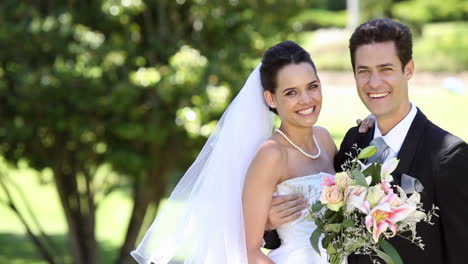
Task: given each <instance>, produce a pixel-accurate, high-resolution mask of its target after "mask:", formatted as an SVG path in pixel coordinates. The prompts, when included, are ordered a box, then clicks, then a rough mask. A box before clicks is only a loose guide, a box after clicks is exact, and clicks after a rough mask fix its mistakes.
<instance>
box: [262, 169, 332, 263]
mask: <svg viewBox="0 0 468 264" xmlns="http://www.w3.org/2000/svg"><path fill="white" fill-rule="evenodd" d="M324 175H329V174H327V173H324V172H320V173H317V174H313V175H308V176H303V177H298V178H293V179H289V180H286V181H283V182H281V183H280V184H278V185H277V194H279V195H283V194H292V193H302V194H304V197H305V198H306V199H308V200H309V204H313V203H315V202H316V201H317V200H318V199H319V198H320V191H321V189H322V186H321V183H322V176H324ZM315 228H316V226H315V223H314V221H313V220H312V218H311V217H310V213H309V208H306V209H304V211H303V212H302V215H301V216H300V217H299V218H298V219H296V220H294V221H292V222H290V223H287V224H284V225H282V226H281V227H279V228H277V229H276V231H277V232H278V235H279V237H280V239H281V246H280V247H279V248H277V249H274V250H272V251H270V252H269V254H268V257H269V258H270V259H271V260H273V262H275V263H276V264H322V263H328V261H327V254H326V251H325V250H324V249H322V248H321V247H320V249H321V255H319V254H318V253H317V252H316V251H315V250H314V249H313V248H312V246H311V244H310V235H311V234H312V232H313V231H314V230H315Z"/></svg>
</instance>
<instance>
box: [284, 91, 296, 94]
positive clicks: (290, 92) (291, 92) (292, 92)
mask: <svg viewBox="0 0 468 264" xmlns="http://www.w3.org/2000/svg"><path fill="white" fill-rule="evenodd" d="M294 94H296V91H289V92H287V93H286V95H294Z"/></svg>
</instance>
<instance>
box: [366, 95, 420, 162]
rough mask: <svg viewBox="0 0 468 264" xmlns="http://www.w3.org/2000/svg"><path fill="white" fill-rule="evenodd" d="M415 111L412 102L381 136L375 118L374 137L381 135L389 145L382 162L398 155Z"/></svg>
mask: <svg viewBox="0 0 468 264" xmlns="http://www.w3.org/2000/svg"><path fill="white" fill-rule="evenodd" d="M416 113H417V109H416V106H415V105H414V104H413V103H411V109H410V111H409V113H408V114H407V115H406V116H405V118H403V120H401V121H400V122H399V123H398V124H397V125H396V126H394V127H393V128H392V129H391V130H390V131H389V132H388V133H387V134H386V135H385V136H382V132H380V129H379V126H378V124H377V120H375V130H374V138H376V137H382V138H383V140H384V141H385V143H386V144H387V145H388V146H389V152H388V154H387V156H386V158H385V160H384V162H385V161H387V160H389V159H391V158H393V157H396V156H397V155H398V152H399V151H400V149H401V146H402V145H403V141H405V138H406V134H408V131H409V128H410V126H411V124H412V123H413V120H414V117H415V116H416Z"/></svg>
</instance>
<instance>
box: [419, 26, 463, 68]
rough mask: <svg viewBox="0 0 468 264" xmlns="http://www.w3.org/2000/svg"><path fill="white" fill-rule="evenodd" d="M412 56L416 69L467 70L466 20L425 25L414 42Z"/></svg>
mask: <svg viewBox="0 0 468 264" xmlns="http://www.w3.org/2000/svg"><path fill="white" fill-rule="evenodd" d="M414 57H415V60H416V67H417V68H418V70H424V71H437V72H461V71H467V70H468V22H458V23H434V24H429V25H426V26H425V27H423V33H422V36H421V37H420V38H417V39H416V41H415V42H414Z"/></svg>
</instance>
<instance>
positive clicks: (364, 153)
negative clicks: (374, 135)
mask: <svg viewBox="0 0 468 264" xmlns="http://www.w3.org/2000/svg"><path fill="white" fill-rule="evenodd" d="M375 153H377V148H376V147H375V146H368V147H366V148H365V149H363V150H361V152H359V155H358V157H357V159H368V158H370V157H372V156H373V155H375Z"/></svg>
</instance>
